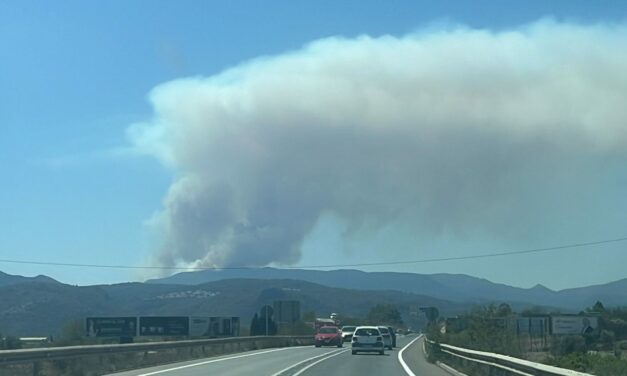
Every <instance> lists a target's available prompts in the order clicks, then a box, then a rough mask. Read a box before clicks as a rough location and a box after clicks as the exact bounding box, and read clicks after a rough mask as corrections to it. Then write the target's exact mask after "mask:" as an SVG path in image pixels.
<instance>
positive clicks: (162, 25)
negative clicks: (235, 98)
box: [0, 1, 627, 288]
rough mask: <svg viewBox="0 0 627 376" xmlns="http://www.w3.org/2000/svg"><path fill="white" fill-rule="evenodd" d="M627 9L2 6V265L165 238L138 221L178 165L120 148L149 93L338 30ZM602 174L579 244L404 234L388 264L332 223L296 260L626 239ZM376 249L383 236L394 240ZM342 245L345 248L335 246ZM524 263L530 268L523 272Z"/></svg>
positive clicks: (620, 14) (566, 5)
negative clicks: (607, 200)
mask: <svg viewBox="0 0 627 376" xmlns="http://www.w3.org/2000/svg"><path fill="white" fill-rule="evenodd" d="M626 9H627V7H626V6H625V5H624V2H622V1H595V2H589V1H555V2H550V5H549V2H546V1H524V2H523V1H521V2H516V3H512V2H503V1H479V2H477V1H461V2H460V1H437V2H419V1H388V2H380V1H345V2H337V1H309V2H305V1H272V2H266V1H263V2H262V1H229V2H207V1H177V2H174V1H170V2H166V1H154V2H142V1H135V2H127V1H108V2H101V3H98V4H96V3H90V2H84V1H64V2H57V3H45V2H38V1H5V2H2V4H0V45H1V48H0V176H2V182H3V184H1V185H0V258H2V259H17V260H35V261H53V262H76V263H91V264H128V265H141V264H146V263H147V260H149V259H150V257H151V254H152V253H153V251H154V250H155V249H156V248H158V247H159V240H158V239H159V236H158V234H155V233H154V231H151V230H149V229H147V224H146V222H147V221H148V220H149V219H150V218H151V217H153V215H155V213H158V212H159V211H160V210H161V208H162V200H163V198H164V196H165V195H166V192H167V191H168V189H169V187H170V185H171V184H172V182H173V181H175V180H176V178H177V171H176V170H172V169H170V168H167V167H164V166H163V165H162V164H161V163H159V161H158V160H157V159H155V158H151V157H149V156H138V155H135V154H133V153H132V152H129V148H130V145H129V141H128V140H127V136H126V131H127V129H128V127H129V126H130V125H131V124H133V123H137V122H141V121H146V120H147V119H150V118H151V117H152V116H153V107H152V105H151V104H150V103H149V101H148V100H147V95H148V93H149V92H150V91H151V90H152V89H153V88H154V87H156V86H158V85H160V84H162V83H165V82H168V81H171V80H174V79H178V78H183V77H190V76H212V75H215V74H218V73H220V72H221V71H223V70H225V69H227V68H229V67H232V66H235V65H237V64H239V63H241V62H244V61H247V60H250V59H254V58H258V57H261V56H274V55H278V54H281V53H284V52H286V51H292V50H297V49H299V48H301V47H302V46H303V45H305V44H307V43H309V42H311V41H314V40H318V39H321V38H327V37H333V36H342V37H346V38H353V37H356V36H358V35H362V34H366V35H369V36H373V37H377V36H381V35H387V34H389V35H392V36H399V37H401V36H403V35H406V34H407V33H411V32H413V31H415V30H421V29H424V28H425V27H428V26H429V25H434V24H435V25H437V24H442V23H455V24H457V23H459V24H463V25H466V26H468V27H470V28H480V29H490V30H501V29H508V28H512V27H517V26H519V25H522V24H527V23H530V22H534V21H536V20H538V19H540V18H544V17H553V18H554V19H556V20H557V21H566V22H572V23H576V24H595V23H616V22H622V21H624V20H625V10H626ZM611 171H612V173H609V174H605V175H603V176H601V177H600V180H601V181H604V182H606V188H607V191H608V192H613V193H612V198H613V201H614V203H613V205H609V204H608V206H607V207H604V208H602V209H598V210H599V211H600V213H597V214H598V215H597V216H595V217H594V218H604V219H605V220H606V221H607V223H600V222H599V223H593V224H589V225H587V228H588V229H589V231H587V232H586V233H583V234H582V233H575V232H572V229H573V228H575V227H576V226H574V225H573V227H569V226H567V225H564V227H565V230H564V233H563V234H560V236H553V237H531V238H529V239H525V241H519V242H515V243H512V242H509V241H506V240H503V239H495V238H493V237H491V236H490V235H489V234H483V235H477V236H475V237H474V238H473V240H472V241H471V242H467V243H466V242H464V241H463V240H460V239H459V238H457V239H455V240H449V239H448V238H446V237H438V238H435V239H431V240H421V238H420V236H419V235H415V234H414V233H413V232H412V231H407V233H406V236H404V237H403V238H402V240H399V244H396V245H395V244H392V247H394V248H398V249H401V248H402V249H405V251H398V252H387V253H385V254H381V253H380V252H377V251H376V250H374V249H369V247H372V248H376V246H375V245H376V244H377V243H376V242H377V240H376V239H375V240H372V239H370V240H369V241H367V242H359V241H356V242H353V243H354V244H352V245H350V246H346V245H344V246H342V245H341V244H340V243H341V240H340V238H341V235H340V233H341V231H342V228H343V225H342V223H341V221H337V220H335V219H333V218H332V216H331V217H329V218H327V220H326V221H324V222H323V223H319V224H318V226H317V227H316V228H315V234H314V235H311V234H310V235H309V237H308V239H309V240H308V241H306V242H305V244H304V247H303V254H304V255H303V258H302V260H301V264H303V265H307V264H316V263H318V262H317V260H319V257H320V254H321V253H320V252H322V254H323V255H324V256H323V257H324V258H325V259H333V260H337V261H339V263H351V262H361V261H363V260H364V259H366V260H371V261H376V260H382V261H387V260H390V259H407V258H409V259H416V258H423V257H431V256H433V255H435V254H437V255H442V254H443V253H444V254H446V255H458V254H459V255H463V254H470V253H473V252H474V253H483V252H486V251H493V250H503V249H512V248H514V249H521V248H522V249H524V248H534V247H542V246H551V245H560V244H564V243H571V242H580V241H593V240H602V239H607V238H613V237H620V236H625V235H627V232H626V231H627V229H625V228H624V223H625V222H624V221H623V220H624V219H625V217H624V216H623V215H622V214H621V212H622V211H621V210H622V209H624V208H627V200H625V197H624V195H622V194H621V193H620V192H622V191H623V187H624V184H625V183H627V180H625V176H627V173H625V171H624V169H621V167H620V164H619V165H617V166H616V167H615V168H614V169H611ZM621 199H622V201H620V200H621ZM616 200H619V201H616ZM591 210H592V211H594V210H595V209H594V208H592V209H591ZM560 220H563V219H561V218H556V221H560ZM563 221H564V222H565V223H570V222H573V223H574V222H578V221H579V222H581V221H585V219H583V218H582V217H576V218H574V219H573V218H569V219H566V220H563ZM621 229H622V230H623V231H622V233H621ZM385 239H386V240H381V242H384V243H385V244H386V245H387V246H390V240H389V238H385ZM409 239H412V241H415V244H417V245H419V246H418V248H422V249H429V250H428V251H424V252H422V253H420V254H419V255H416V256H412V252H411V248H412V247H413V244H414V243H412V244H409V243H408V242H409ZM392 243H393V242H392ZM373 244H375V245H373ZM342 247H345V248H347V249H348V250H345V251H342V252H340V251H338V249H339V248H342ZM350 248H360V249H364V251H363V253H358V252H357V251H354V250H352V251H351V250H350ZM320 249H324V251H320ZM601 249H603V250H602V251H600V250H601ZM597 251H598V252H603V253H602V254H603V257H602V258H596V257H594V256H590V255H591V254H593V253H591V252H597ZM356 252H357V253H356ZM571 258H572V259H574V260H572V259H571ZM565 259H566V260H565ZM569 259H570V260H569ZM601 259H603V260H614V261H615V260H621V262H611V261H610V262H602V261H601ZM590 260H594V261H593V262H591V261H590ZM594 262H598V265H597V264H594ZM625 262H627V257H626V256H625V246H624V244H623V245H620V244H616V245H612V246H606V247H603V248H598V249H595V250H592V251H590V250H589V251H588V253H587V254H586V253H584V252H583V251H582V252H579V253H574V254H572V255H566V256H565V255H564V254H556V255H550V256H546V257H545V258H543V259H542V262H539V261H538V258H515V257H512V258H508V259H500V260H499V261H498V262H497V263H494V264H490V263H489V264H486V263H485V262H480V261H464V262H450V263H439V264H428V265H408V266H404V267H391V268H371V269H369V270H400V271H415V272H421V273H429V272H452V273H457V272H459V273H467V274H472V275H476V276H480V277H485V278H489V279H492V280H495V281H498V282H504V283H510V284H515V285H521V286H532V285H534V284H536V283H542V284H545V285H548V286H550V287H555V288H563V287H569V286H579V285H582V284H587V283H599V282H606V281H609V280H613V279H618V278H623V277H627V273H625V272H624V268H623V267H622V265H624V264H625ZM521 267H522V269H527V270H529V271H528V272H526V273H524V274H521V273H517V272H516V271H518V270H520V269H521ZM0 270H2V271H4V272H7V273H12V274H22V275H36V274H46V275H50V276H52V277H54V278H57V279H59V280H61V281H64V282H68V283H74V284H93V283H111V282H118V281H125V280H137V279H140V278H141V276H140V275H138V274H137V273H136V272H133V271H127V270H115V269H106V270H101V269H87V268H68V267H65V268H64V267H49V266H36V265H18V264H10V263H0ZM564 270H572V271H573V273H564Z"/></svg>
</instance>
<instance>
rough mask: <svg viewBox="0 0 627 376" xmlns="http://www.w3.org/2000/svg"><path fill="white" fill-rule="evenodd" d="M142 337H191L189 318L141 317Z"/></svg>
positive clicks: (140, 330) (140, 333)
mask: <svg viewBox="0 0 627 376" xmlns="http://www.w3.org/2000/svg"><path fill="white" fill-rule="evenodd" d="M139 335H140V336H187V335H189V317H188V316H141V317H140V318H139Z"/></svg>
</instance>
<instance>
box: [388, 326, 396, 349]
mask: <svg viewBox="0 0 627 376" xmlns="http://www.w3.org/2000/svg"><path fill="white" fill-rule="evenodd" d="M388 330H389V331H390V337H392V347H396V329H394V328H392V327H391V326H388Z"/></svg>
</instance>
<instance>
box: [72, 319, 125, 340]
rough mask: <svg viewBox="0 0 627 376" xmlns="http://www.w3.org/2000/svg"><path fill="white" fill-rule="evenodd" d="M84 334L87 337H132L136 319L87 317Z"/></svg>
mask: <svg viewBox="0 0 627 376" xmlns="http://www.w3.org/2000/svg"><path fill="white" fill-rule="evenodd" d="M85 333H86V334H87V336H88V337H134V336H136V335H137V317H87V318H86V319H85Z"/></svg>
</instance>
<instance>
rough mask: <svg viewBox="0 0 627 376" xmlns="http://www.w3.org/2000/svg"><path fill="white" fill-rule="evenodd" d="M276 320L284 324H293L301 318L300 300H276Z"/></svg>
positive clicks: (274, 303) (274, 305)
mask: <svg viewBox="0 0 627 376" xmlns="http://www.w3.org/2000/svg"><path fill="white" fill-rule="evenodd" d="M272 306H273V308H274V320H275V321H276V322H278V323H282V324H291V323H293V322H295V321H298V320H300V302H299V301H298V300H275V301H274V302H273V303H272Z"/></svg>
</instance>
